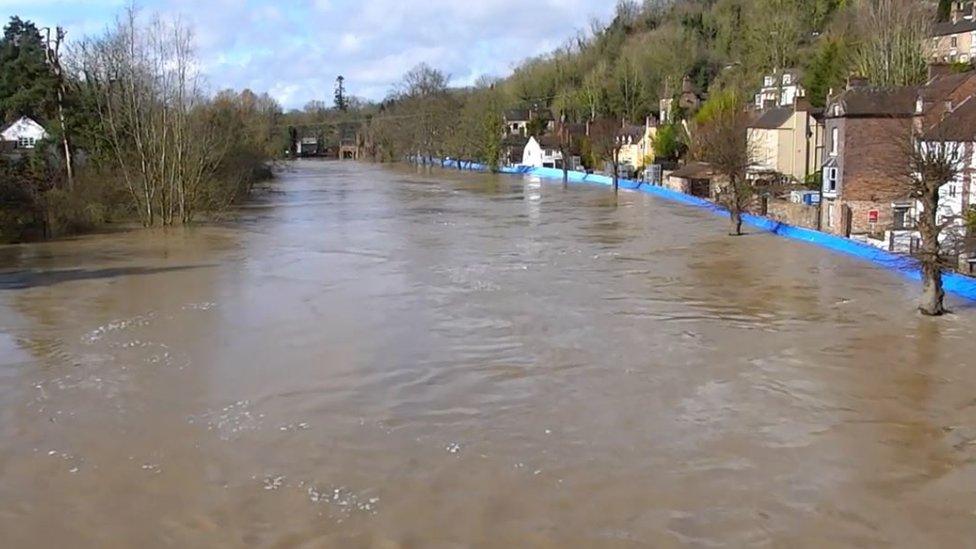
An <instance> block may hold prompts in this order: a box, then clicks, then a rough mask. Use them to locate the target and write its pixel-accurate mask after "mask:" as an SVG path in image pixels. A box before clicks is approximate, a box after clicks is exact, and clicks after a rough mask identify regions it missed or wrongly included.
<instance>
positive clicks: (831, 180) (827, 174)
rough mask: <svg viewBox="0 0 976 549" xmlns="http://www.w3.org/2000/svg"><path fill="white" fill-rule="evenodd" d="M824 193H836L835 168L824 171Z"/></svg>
mask: <svg viewBox="0 0 976 549" xmlns="http://www.w3.org/2000/svg"><path fill="white" fill-rule="evenodd" d="M824 191H825V192H830V193H834V192H837V168H826V169H824Z"/></svg>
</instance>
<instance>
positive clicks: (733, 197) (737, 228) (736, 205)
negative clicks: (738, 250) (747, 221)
mask: <svg viewBox="0 0 976 549" xmlns="http://www.w3.org/2000/svg"><path fill="white" fill-rule="evenodd" d="M727 206H728V208H729V236H742V197H741V196H740V192H739V187H738V183H737V182H736V180H735V178H732V179H731V181H730V182H729V203H728V205H727Z"/></svg>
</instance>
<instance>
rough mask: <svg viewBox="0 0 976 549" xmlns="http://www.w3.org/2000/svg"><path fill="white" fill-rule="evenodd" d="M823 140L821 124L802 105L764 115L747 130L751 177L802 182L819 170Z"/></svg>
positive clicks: (800, 103) (766, 112) (776, 109)
mask: <svg viewBox="0 0 976 549" xmlns="http://www.w3.org/2000/svg"><path fill="white" fill-rule="evenodd" d="M823 137H824V135H823V124H822V123H820V122H819V121H818V120H817V119H816V118H815V117H814V113H813V111H812V110H811V109H810V108H809V106H807V105H805V104H804V102H802V101H801V102H798V104H797V106H795V107H777V108H773V109H769V110H767V111H765V112H763V113H762V114H760V115H759V117H758V118H756V120H755V121H753V122H752V124H750V126H749V129H748V139H749V147H750V150H751V152H752V155H753V158H754V165H753V168H752V169H751V170H750V173H751V175H753V176H761V175H762V174H772V173H778V174H783V175H785V176H787V177H789V178H790V179H792V180H794V181H797V182H803V181H805V180H806V179H807V178H808V177H810V176H811V175H813V174H814V173H816V172H817V171H819V170H820V163H821V162H820V161H821V157H822V154H823Z"/></svg>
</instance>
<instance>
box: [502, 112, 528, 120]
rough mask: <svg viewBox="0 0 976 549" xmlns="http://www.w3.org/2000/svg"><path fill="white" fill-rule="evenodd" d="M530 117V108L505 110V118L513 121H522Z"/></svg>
mask: <svg viewBox="0 0 976 549" xmlns="http://www.w3.org/2000/svg"><path fill="white" fill-rule="evenodd" d="M528 119H529V109H511V110H507V111H505V120H507V121H509V122H512V121H516V120H518V121H522V120H528Z"/></svg>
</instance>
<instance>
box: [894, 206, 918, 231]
mask: <svg viewBox="0 0 976 549" xmlns="http://www.w3.org/2000/svg"><path fill="white" fill-rule="evenodd" d="M910 210H911V207H910V206H898V205H896V206H895V207H894V210H893V212H892V213H893V217H894V223H893V225H894V227H893V228H894V229H896V230H905V229H911V228H913V227H914V226H915V224H914V223H913V222H912V216H911V215H910V214H909V212H910Z"/></svg>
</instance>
